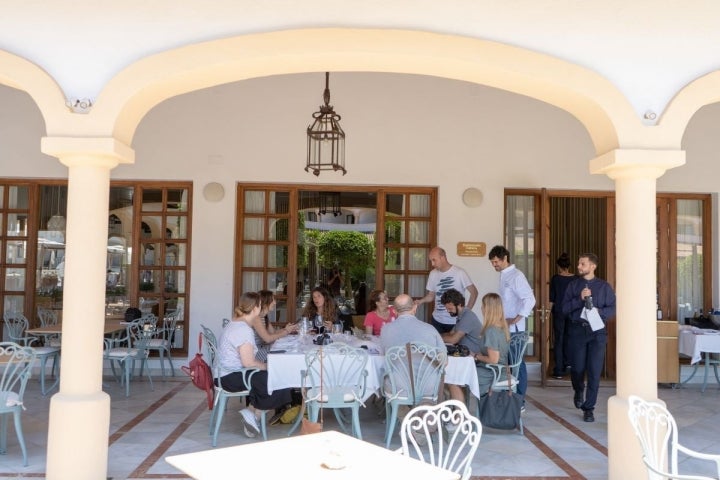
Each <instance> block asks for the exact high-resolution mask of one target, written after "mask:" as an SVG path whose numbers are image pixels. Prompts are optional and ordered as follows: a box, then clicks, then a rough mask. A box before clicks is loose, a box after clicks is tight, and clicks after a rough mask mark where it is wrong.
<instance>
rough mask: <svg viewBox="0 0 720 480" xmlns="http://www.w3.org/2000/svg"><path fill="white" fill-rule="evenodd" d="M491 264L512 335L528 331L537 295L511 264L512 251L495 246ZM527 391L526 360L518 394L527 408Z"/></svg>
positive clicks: (519, 377) (489, 256) (520, 372)
mask: <svg viewBox="0 0 720 480" xmlns="http://www.w3.org/2000/svg"><path fill="white" fill-rule="evenodd" d="M488 259H490V264H491V265H492V267H493V268H494V269H495V271H496V272H500V298H502V305H503V310H504V311H505V320H506V321H507V323H508V329H509V330H510V335H511V336H512V335H516V334H518V333H522V332H524V331H525V329H526V321H525V320H526V319H527V317H529V316H530V314H531V313H532V310H533V307H535V295H534V294H533V291H532V288H530V284H529V283H528V281H527V278H525V274H523V273H522V272H521V271H520V270H518V269H517V268H516V267H515V265H513V264H511V263H510V251H508V249H507V248H505V247H504V246H502V245H495V246H494V247H493V248H492V250H490V253H489V254H488ZM526 391H527V367H526V366H525V359H523V361H522V363H521V364H520V371H519V372H518V385H517V393H519V394H520V395H522V396H523V408H525V392H526Z"/></svg>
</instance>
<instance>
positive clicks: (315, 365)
mask: <svg viewBox="0 0 720 480" xmlns="http://www.w3.org/2000/svg"><path fill="white" fill-rule="evenodd" d="M367 363H368V352H367V350H364V349H362V348H355V347H351V346H349V345H347V344H344V343H333V344H330V345H324V346H322V347H318V348H314V349H312V350H309V351H307V352H306V353H305V370H304V372H305V378H304V385H305V386H306V387H309V388H317V387H320V377H321V375H322V388H323V392H322V396H323V398H325V399H327V401H328V402H333V401H342V398H334V394H335V393H339V394H340V395H344V392H342V391H340V390H339V389H337V387H350V388H351V389H352V391H353V392H354V394H355V396H356V399H358V400H359V399H361V398H362V397H363V396H364V395H365V377H366V375H367V371H366V367H367ZM321 368H322V374H321V372H320V370H321Z"/></svg>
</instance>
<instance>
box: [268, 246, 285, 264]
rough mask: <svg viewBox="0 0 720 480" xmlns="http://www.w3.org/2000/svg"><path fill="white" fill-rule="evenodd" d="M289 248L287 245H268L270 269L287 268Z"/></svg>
mask: <svg viewBox="0 0 720 480" xmlns="http://www.w3.org/2000/svg"><path fill="white" fill-rule="evenodd" d="M287 263H288V247H287V246H286V245H268V265H267V266H268V267H270V268H277V267H287Z"/></svg>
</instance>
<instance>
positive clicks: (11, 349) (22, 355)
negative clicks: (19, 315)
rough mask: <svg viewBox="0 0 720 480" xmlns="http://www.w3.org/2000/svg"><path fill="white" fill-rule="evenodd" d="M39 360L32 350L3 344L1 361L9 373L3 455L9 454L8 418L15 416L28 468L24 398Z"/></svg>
mask: <svg viewBox="0 0 720 480" xmlns="http://www.w3.org/2000/svg"><path fill="white" fill-rule="evenodd" d="M35 356H36V354H35V350H34V349H33V348H32V347H23V346H21V345H18V344H17V343H13V342H2V343H0V357H2V361H3V363H5V369H4V370H3V371H2V374H0V454H6V453H7V426H8V425H7V424H8V417H9V416H10V415H11V414H12V416H13V421H14V424H15V433H16V434H17V437H18V443H19V444H20V449H21V450H22V454H23V465H24V466H26V467H27V464H28V461H27V449H26V448H25V437H24V436H23V430H22V422H21V418H20V416H21V415H22V412H23V410H25V406H24V405H23V396H24V395H25V387H26V386H27V381H28V378H30V370H31V369H32V366H33V363H35Z"/></svg>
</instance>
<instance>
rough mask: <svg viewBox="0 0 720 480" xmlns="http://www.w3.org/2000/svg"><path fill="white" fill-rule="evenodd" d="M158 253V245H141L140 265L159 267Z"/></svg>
mask: <svg viewBox="0 0 720 480" xmlns="http://www.w3.org/2000/svg"><path fill="white" fill-rule="evenodd" d="M160 251H161V250H160V244H159V243H143V244H142V252H143V254H142V257H141V258H140V265H147V266H152V265H160Z"/></svg>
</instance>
